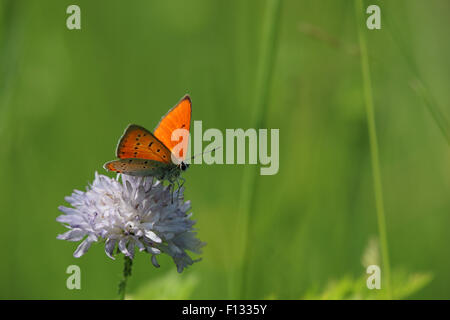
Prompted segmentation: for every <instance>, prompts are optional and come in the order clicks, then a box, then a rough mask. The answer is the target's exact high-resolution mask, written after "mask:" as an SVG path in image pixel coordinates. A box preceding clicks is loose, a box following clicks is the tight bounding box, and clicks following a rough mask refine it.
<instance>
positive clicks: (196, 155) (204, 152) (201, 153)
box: [189, 147, 221, 160]
mask: <svg viewBox="0 0 450 320" xmlns="http://www.w3.org/2000/svg"><path fill="white" fill-rule="evenodd" d="M220 148H221V147H216V148H214V149H211V150H209V151H203V152H200V153H197V154H194V155H193V156H192V157H191V159H189V160H193V159H194V158H195V157H198V156H199V155H203V154H206V153H211V152H213V151H216V150H218V149H220Z"/></svg>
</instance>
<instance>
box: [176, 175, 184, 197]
mask: <svg viewBox="0 0 450 320" xmlns="http://www.w3.org/2000/svg"><path fill="white" fill-rule="evenodd" d="M177 181H178V194H177V198H178V199H179V200H181V198H179V194H180V189H181V188H182V187H183V186H184V183H185V182H186V179H184V178H182V177H180V178H178V180H177ZM180 181H181V184H180Z"/></svg>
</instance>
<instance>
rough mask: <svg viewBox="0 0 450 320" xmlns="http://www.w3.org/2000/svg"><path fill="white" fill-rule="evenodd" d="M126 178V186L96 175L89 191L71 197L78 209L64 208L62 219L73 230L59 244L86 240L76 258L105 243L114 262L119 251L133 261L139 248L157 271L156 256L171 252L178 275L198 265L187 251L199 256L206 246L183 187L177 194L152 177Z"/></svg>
mask: <svg viewBox="0 0 450 320" xmlns="http://www.w3.org/2000/svg"><path fill="white" fill-rule="evenodd" d="M120 177H121V180H122V181H121V182H120V181H119V176H118V178H117V179H112V178H109V177H107V176H104V175H99V174H97V173H96V174H95V179H94V182H93V183H92V185H90V186H88V187H87V188H86V189H87V190H86V192H82V191H78V190H75V191H74V192H73V193H72V195H71V196H69V197H66V198H65V199H66V201H67V202H69V203H70V204H71V205H72V207H73V208H68V207H64V206H60V207H59V210H60V211H62V212H63V213H64V214H63V215H60V216H59V217H58V218H57V219H56V220H57V221H59V222H61V223H62V224H64V226H66V227H67V228H68V229H69V231H67V232H66V233H64V234H61V235H59V236H58V239H62V240H68V241H81V240H83V241H82V242H81V244H80V245H79V246H78V248H77V249H76V250H75V252H74V254H73V255H74V257H76V258H78V257H81V256H82V255H83V254H85V253H86V252H87V251H88V249H89V247H90V246H91V244H92V243H93V242H100V241H104V242H105V252H106V254H107V255H108V256H109V257H110V258H112V259H114V251H115V248H116V247H117V248H118V250H119V251H120V252H122V253H123V254H125V255H126V256H128V257H130V258H133V257H134V253H135V248H138V249H139V250H140V251H146V252H148V253H150V254H151V260H152V263H153V265H155V266H156V267H159V265H158V262H157V260H156V256H157V255H159V254H160V253H167V254H168V255H170V256H171V257H172V258H173V260H174V262H175V264H176V266H177V270H178V272H182V271H183V269H184V268H186V267H188V266H189V265H192V264H193V263H194V262H196V261H198V260H192V259H191V257H190V256H189V255H188V254H187V253H186V251H187V250H188V251H191V252H194V253H198V254H199V253H201V250H200V248H201V247H203V246H204V245H205V243H203V242H201V241H200V240H199V239H198V238H196V233H195V232H194V229H193V225H194V224H195V221H194V220H191V215H192V213H189V214H188V211H189V210H190V209H191V206H190V201H184V199H183V188H181V189H180V190H177V191H175V192H174V194H173V195H172V193H171V191H170V190H169V188H168V187H167V186H164V185H163V184H162V183H161V182H160V181H156V180H155V181H154V180H153V179H152V178H151V177H144V178H141V177H132V176H127V175H120Z"/></svg>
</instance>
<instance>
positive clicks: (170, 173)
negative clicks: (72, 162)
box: [103, 95, 192, 187]
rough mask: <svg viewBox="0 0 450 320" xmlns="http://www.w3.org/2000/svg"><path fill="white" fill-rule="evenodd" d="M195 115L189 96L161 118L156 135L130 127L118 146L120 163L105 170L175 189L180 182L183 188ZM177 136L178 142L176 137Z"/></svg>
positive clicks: (108, 163) (133, 125) (106, 164)
mask: <svg viewBox="0 0 450 320" xmlns="http://www.w3.org/2000/svg"><path fill="white" fill-rule="evenodd" d="M191 113H192V103H191V98H190V97H189V95H185V96H184V97H183V98H182V99H181V100H180V101H179V102H178V103H177V104H176V105H175V106H174V107H173V108H172V109H170V110H169V111H168V112H167V114H166V115H165V116H163V117H162V118H161V121H160V122H159V123H158V125H157V126H156V128H155V130H154V131H153V133H151V132H150V131H148V130H147V129H145V128H143V127H141V126H138V125H135V124H130V125H129V126H128V127H127V128H126V129H125V132H124V134H123V135H122V137H121V138H120V140H119V143H118V145H117V149H116V156H117V157H118V158H119V159H118V160H113V161H109V162H107V163H105V165H104V166H103V167H104V168H105V169H106V170H108V171H113V172H117V173H121V174H126V175H131V176H152V177H155V178H156V179H158V180H161V181H162V180H167V181H169V183H170V185H171V186H173V185H174V183H175V182H178V187H180V184H179V181H180V180H181V181H182V182H183V183H184V181H185V180H184V179H183V178H182V177H180V174H181V172H183V171H186V170H187V168H188V167H189V164H187V163H186V162H185V158H186V151H187V145H188V139H189V130H190V126H191ZM174 133H175V135H174V137H175V139H173V137H172V136H173V134H174ZM177 133H178V135H177ZM179 133H181V136H179ZM177 138H178V140H177ZM180 140H181V141H180Z"/></svg>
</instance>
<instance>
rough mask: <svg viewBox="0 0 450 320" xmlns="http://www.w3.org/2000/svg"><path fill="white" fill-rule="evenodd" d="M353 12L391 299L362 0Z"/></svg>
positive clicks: (385, 271)
mask: <svg viewBox="0 0 450 320" xmlns="http://www.w3.org/2000/svg"><path fill="white" fill-rule="evenodd" d="M355 10H356V18H357V29H358V40H359V47H360V51H361V71H362V77H363V86H364V100H365V106H366V114H367V124H368V129H369V142H370V154H371V162H372V175H373V185H374V193H375V205H376V211H377V220H378V232H379V237H380V244H381V256H382V259H383V275H384V276H383V278H384V280H385V281H384V286H385V289H386V297H387V298H388V299H391V298H392V292H391V269H390V263H389V247H388V239H387V232H386V218H385V211H384V201H383V187H382V182H381V171H380V160H379V156H378V141H377V132H376V125H375V112H374V103H373V94H372V82H371V75H370V66H369V55H368V51H367V44H366V37H365V33H364V31H365V30H364V29H363V28H364V27H365V21H364V15H363V12H364V9H363V3H362V0H355Z"/></svg>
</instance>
